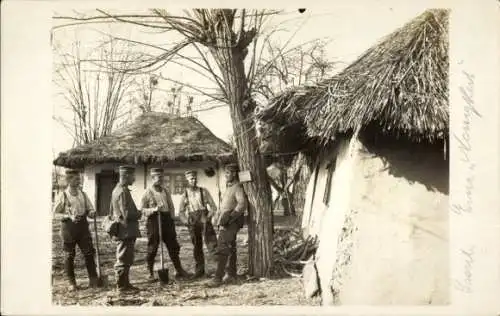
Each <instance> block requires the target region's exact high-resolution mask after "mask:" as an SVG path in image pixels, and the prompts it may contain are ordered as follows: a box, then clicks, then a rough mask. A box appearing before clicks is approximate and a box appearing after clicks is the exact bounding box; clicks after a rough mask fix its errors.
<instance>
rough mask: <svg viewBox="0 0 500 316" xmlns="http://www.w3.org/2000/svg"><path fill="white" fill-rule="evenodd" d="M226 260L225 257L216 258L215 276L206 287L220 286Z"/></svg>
mask: <svg viewBox="0 0 500 316" xmlns="http://www.w3.org/2000/svg"><path fill="white" fill-rule="evenodd" d="M227 259H228V256H227V255H222V254H219V255H218V256H217V269H216V270H215V276H214V277H213V279H212V280H210V281H209V282H208V283H207V287H218V286H220V285H221V284H222V278H223V277H224V270H225V268H226V263H227Z"/></svg>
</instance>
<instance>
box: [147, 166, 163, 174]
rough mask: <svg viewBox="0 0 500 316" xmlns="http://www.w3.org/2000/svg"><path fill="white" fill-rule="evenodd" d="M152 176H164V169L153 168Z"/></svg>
mask: <svg viewBox="0 0 500 316" xmlns="http://www.w3.org/2000/svg"><path fill="white" fill-rule="evenodd" d="M150 172H151V175H155V174H163V168H151V171H150Z"/></svg>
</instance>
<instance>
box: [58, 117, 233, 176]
mask: <svg viewBox="0 0 500 316" xmlns="http://www.w3.org/2000/svg"><path fill="white" fill-rule="evenodd" d="M234 159H235V155H234V151H233V149H232V148H231V146H230V145H229V144H227V143H226V142H224V141H222V140H221V139H219V138H217V137H216V136H215V135H214V134H213V133H212V132H211V131H210V130H209V129H208V128H206V127H205V126H204V125H203V124H202V123H201V122H200V121H198V120H197V119H196V118H194V117H176V116H172V115H169V114H167V113H158V112H150V113H146V114H143V115H141V116H139V117H138V118H137V119H136V120H135V121H134V122H133V123H132V124H130V125H128V126H126V127H124V128H122V129H120V130H117V131H115V132H113V133H112V134H111V135H109V136H106V137H103V138H101V139H99V140H97V141H94V142H92V143H90V144H86V145H81V146H78V147H75V148H72V149H70V150H68V151H66V152H63V153H60V154H59V156H58V157H57V158H56V159H55V160H54V164H55V165H58V166H64V167H70V168H75V167H79V168H80V167H84V166H87V165H94V164H103V163H126V164H154V163H158V164H167V165H168V164H182V163H189V162H222V163H226V162H230V161H234Z"/></svg>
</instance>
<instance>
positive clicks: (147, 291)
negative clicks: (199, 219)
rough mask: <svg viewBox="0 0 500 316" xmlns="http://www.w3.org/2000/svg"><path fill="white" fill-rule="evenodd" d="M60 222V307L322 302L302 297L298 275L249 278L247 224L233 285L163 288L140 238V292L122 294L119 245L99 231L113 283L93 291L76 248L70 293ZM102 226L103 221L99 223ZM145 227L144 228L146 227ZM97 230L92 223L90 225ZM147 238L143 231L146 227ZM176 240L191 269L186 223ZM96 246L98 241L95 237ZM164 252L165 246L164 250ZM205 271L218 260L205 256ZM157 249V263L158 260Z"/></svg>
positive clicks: (55, 267) (56, 252) (136, 272)
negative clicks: (152, 277)
mask: <svg viewBox="0 0 500 316" xmlns="http://www.w3.org/2000/svg"><path fill="white" fill-rule="evenodd" d="M289 222H290V221H287V220H286V219H285V220H283V219H276V220H275V223H276V226H277V227H279V226H280V225H281V226H283V225H289ZM59 227H60V221H59V220H58V219H57V218H56V219H54V221H53V243H52V301H53V303H54V304H56V305H100V306H118V305H145V306H199V305H318V302H317V301H315V300H312V299H311V300H307V299H305V298H304V295H303V291H302V284H301V280H300V279H298V278H271V279H263V280H249V279H248V278H247V277H246V275H245V272H246V269H247V247H246V245H245V244H244V243H245V240H246V236H247V229H246V227H244V228H243V229H242V230H241V231H240V233H239V235H238V273H239V275H240V280H239V281H238V283H237V284H234V285H224V286H221V287H220V288H215V289H209V288H205V286H204V284H205V283H206V282H207V281H208V280H209V279H208V278H205V279H201V280H184V281H174V280H172V281H170V283H169V284H168V285H166V286H164V287H160V286H159V285H158V284H150V283H147V282H146V279H147V275H148V273H147V270H146V265H145V257H146V239H145V238H140V239H138V241H137V244H136V252H135V263H134V265H133V267H132V269H131V275H130V279H131V282H132V284H134V285H135V286H137V287H138V288H139V289H140V291H139V292H138V293H133V294H118V293H117V292H116V291H115V290H114V283H115V276H114V271H113V264H114V260H115V259H114V258H115V246H114V243H113V242H112V241H111V240H110V239H109V237H107V236H105V234H103V232H102V230H101V229H98V231H99V232H100V233H99V248H100V249H99V251H100V254H101V256H100V258H101V267H102V269H103V273H104V274H105V275H107V276H108V279H109V285H108V286H107V287H105V288H101V289H89V288H88V287H87V286H88V278H87V272H86V270H85V265H84V261H83V256H82V254H81V252H80V251H79V250H77V255H76V260H75V272H76V277H77V283H78V285H79V286H80V287H81V288H82V289H81V290H80V291H78V292H68V291H67V283H66V282H65V279H64V271H63V252H62V245H61V239H60V237H59ZM98 227H100V224H99V223H98ZM143 227H144V225H142V227H141V228H143ZM91 232H92V234H93V227H92V225H91ZM143 233H144V234H143V236H145V232H144V231H143ZM177 235H178V240H179V243H180V245H181V253H180V255H181V261H182V264H183V266H184V268H185V269H186V270H187V271H188V272H191V273H192V272H193V270H194V260H193V255H192V250H193V246H192V244H191V241H190V238H189V234H188V231H187V229H186V227H184V226H182V225H178V226H177ZM94 244H95V239H94ZM164 251H165V252H166V249H165V248H164ZM165 259H166V263H167V267H168V268H169V271H170V274H171V275H173V273H175V272H174V269H173V266H172V265H171V263H170V260H169V258H168V255H167V256H166V258H165ZM205 259H206V261H207V263H206V269H207V270H208V271H207V272H208V273H209V274H211V273H213V272H214V271H215V262H213V261H212V260H210V259H209V258H207V256H206V258H205ZM159 261H160V259H159V253H158V255H157V258H156V263H157V264H159Z"/></svg>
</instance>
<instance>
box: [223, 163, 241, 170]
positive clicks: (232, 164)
mask: <svg viewBox="0 0 500 316" xmlns="http://www.w3.org/2000/svg"><path fill="white" fill-rule="evenodd" d="M225 169H226V170H227V171H234V172H237V171H238V170H239V167H238V165H237V164H235V163H231V164H227V165H226V166H225Z"/></svg>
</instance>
